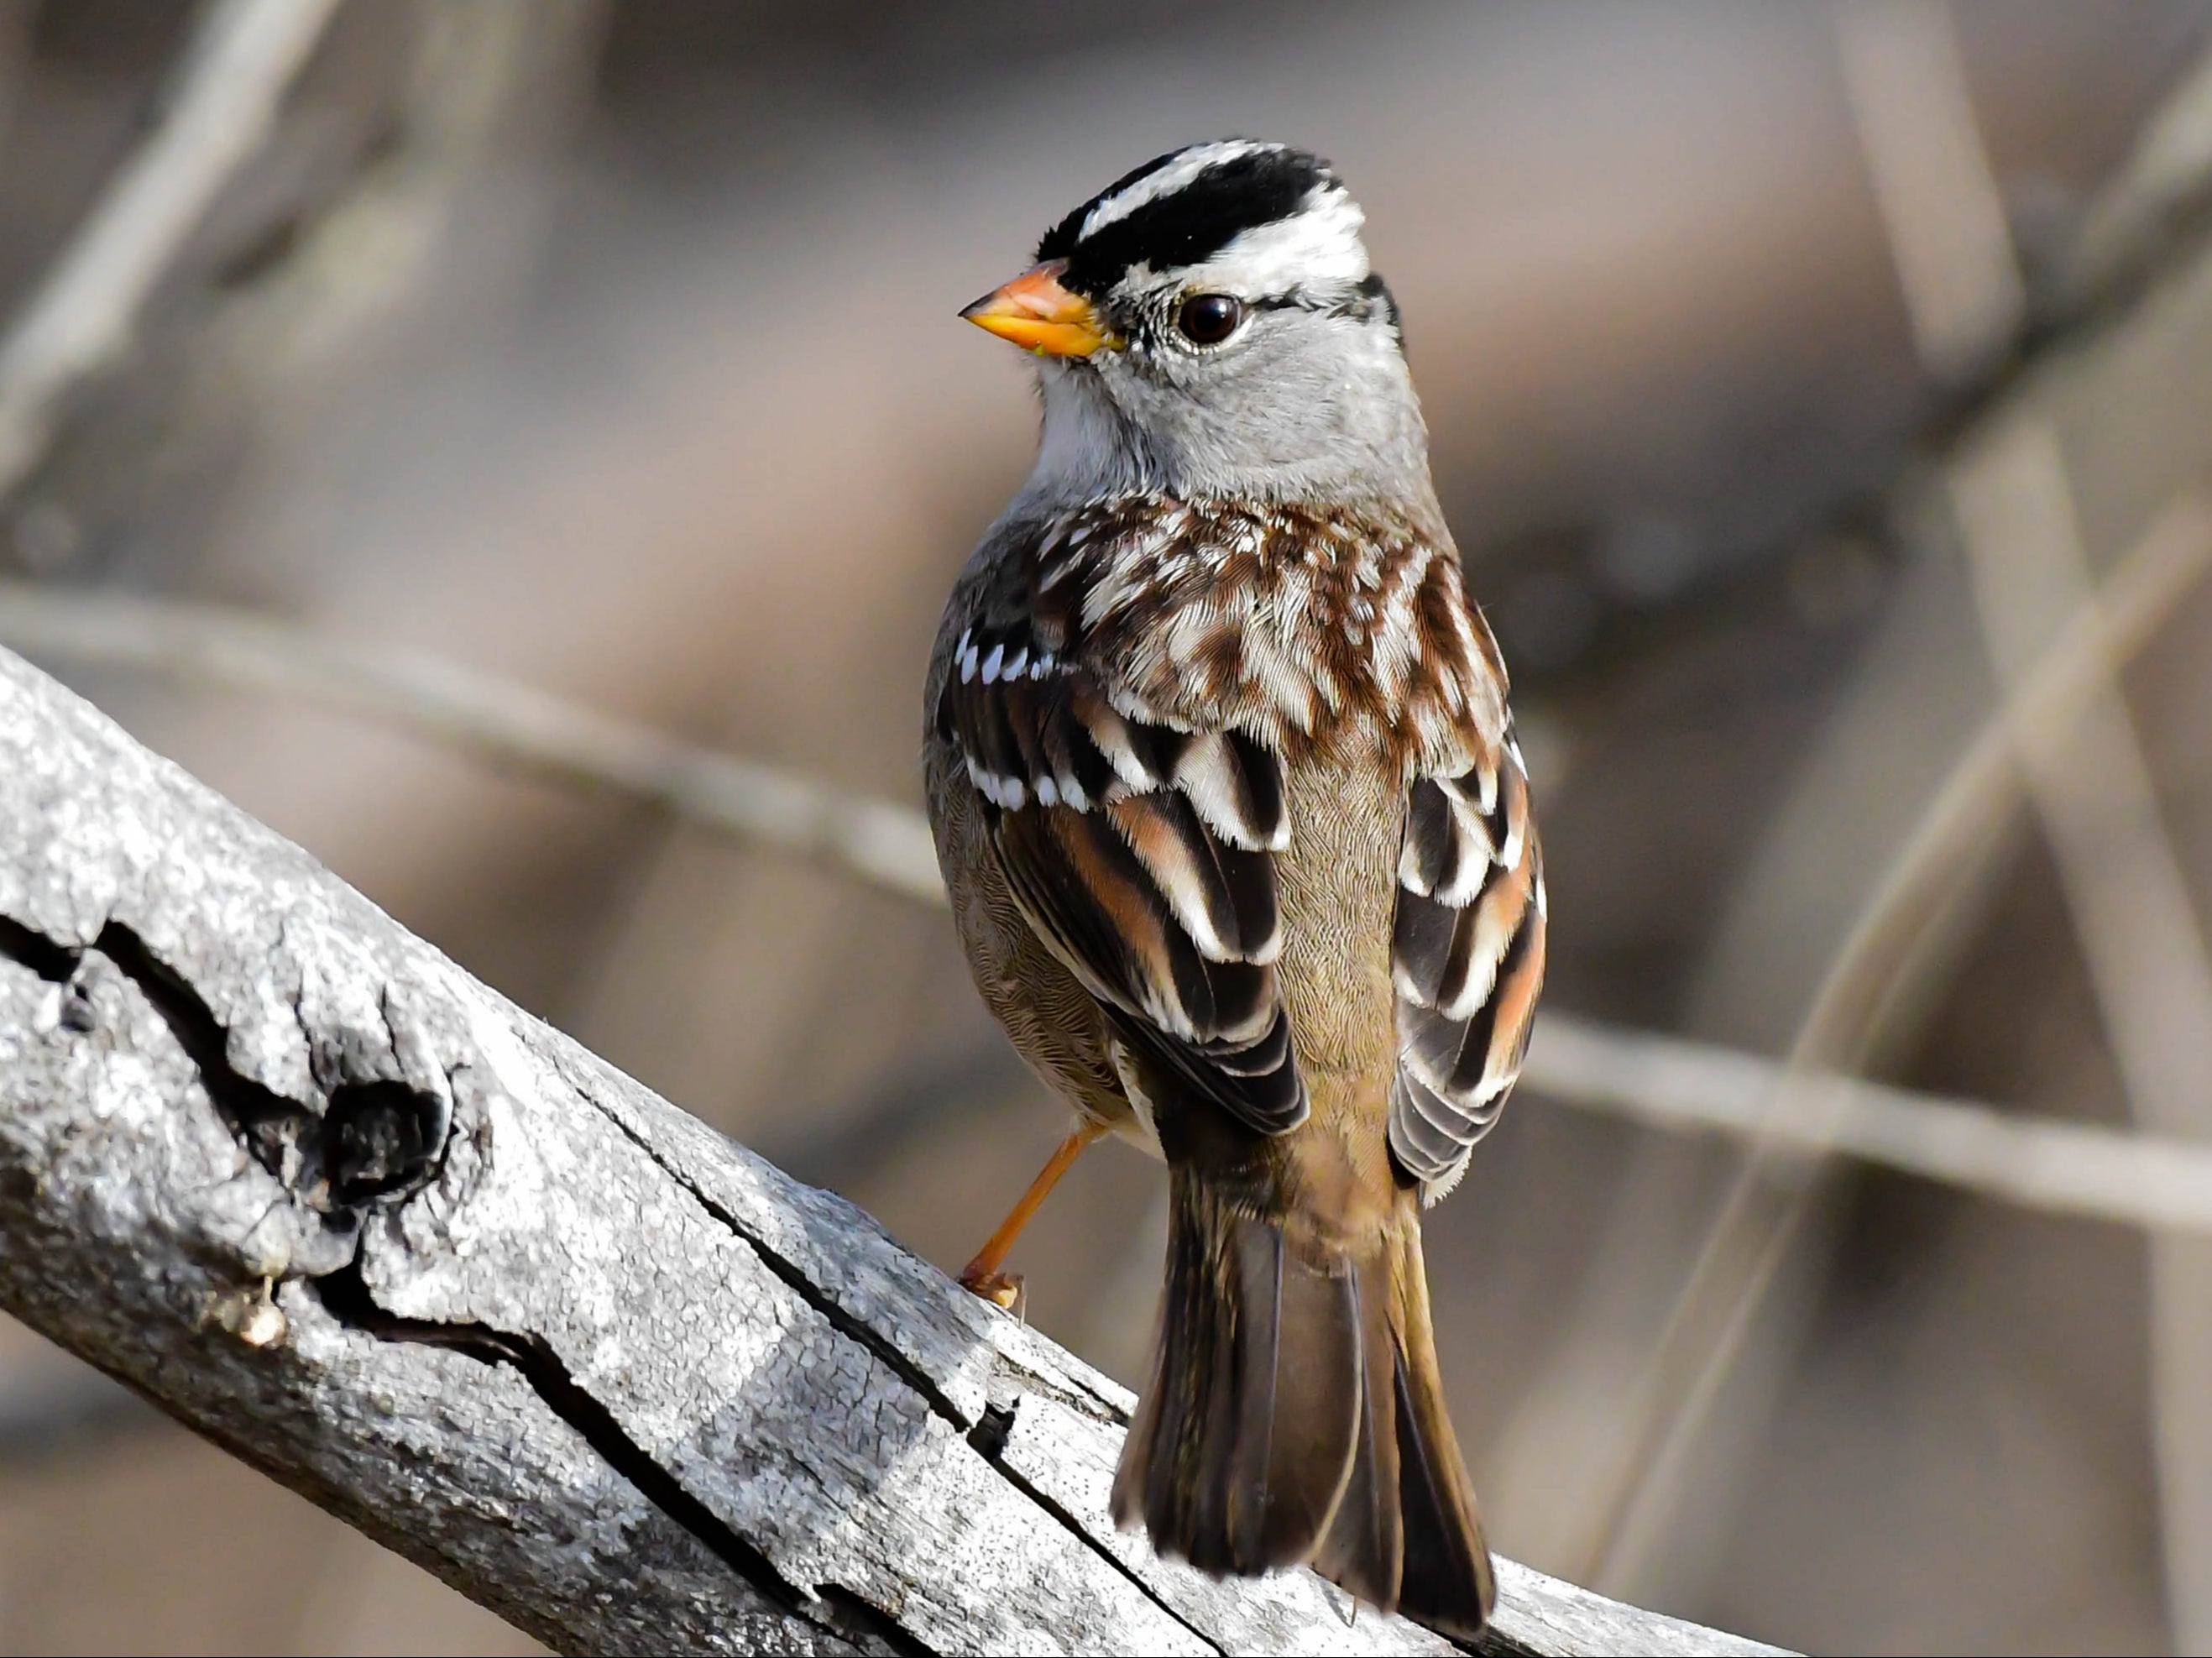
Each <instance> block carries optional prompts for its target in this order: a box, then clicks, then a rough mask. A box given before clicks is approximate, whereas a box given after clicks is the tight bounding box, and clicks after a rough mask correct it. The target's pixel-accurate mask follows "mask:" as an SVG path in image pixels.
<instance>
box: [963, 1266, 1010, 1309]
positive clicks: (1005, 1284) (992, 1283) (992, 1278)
mask: <svg viewBox="0 0 2212 1658" xmlns="http://www.w3.org/2000/svg"><path fill="white" fill-rule="evenodd" d="M960 1287H961V1288H962V1289H963V1290H965V1291H968V1292H969V1294H971V1295H978V1296H981V1297H983V1299H984V1300H986V1301H987V1302H989V1303H991V1304H992V1305H993V1306H994V1307H999V1308H1002V1309H1005V1310H1006V1311H1007V1312H1010V1313H1011V1312H1012V1311H1013V1310H1014V1309H1015V1307H1016V1306H1017V1305H1018V1304H1019V1303H1020V1301H1021V1298H1022V1275H1021V1274H1020V1273H1019V1272H977V1273H975V1274H974V1275H973V1276H970V1275H969V1273H966V1272H963V1273H962V1274H961V1275H960Z"/></svg>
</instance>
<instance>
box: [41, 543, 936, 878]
mask: <svg viewBox="0 0 2212 1658" xmlns="http://www.w3.org/2000/svg"><path fill="white" fill-rule="evenodd" d="M0 640H4V641H6V642H7V643H8V644H9V645H10V646H12V647H15V648H16V649H19V650H24V651H29V652H32V653H53V654H57V655H61V656H65V657H70V658H74V659H77V660H80V661H94V662H102V663H109V664H119V665H129V666H132V667H137V668H145V669H151V670H153V671H158V672H162V673H173V674H179V675H183V676H185V677H190V678H196V679H201V680H207V681H211V682H214V683H220V684H227V685H234V686H240V687H245V688H247V689H257V690H266V691H276V692H281V693H283V695H286V696H288V697H298V698H304V699H306V700H307V701H313V702H316V703H319V704H321V705H322V706H324V707H325V708H339V709H343V710H344V711H346V712H348V713H351V714H362V715H365V716H367V717H368V718H371V719H374V720H381V721H383V722H385V723H386V724H390V725H395V726H400V727H403V728H404V729H406V730H409V731H411V732H416V733H417V734H418V735H421V736H424V737H427V738H431V739H432V740H434V741H436V742H440V743H443V744H447V745H449V746H452V747H455V748H461V749H465V750H469V751H471V752H472V753H477V754H480V755H483V756H489V758H492V759H495V760H497V761H500V762H503V763H506V764H508V765H513V766H516V767H520V768H522V769H523V770H526V771H529V772H532V773H536V774H539V775H541V776H545V777H550V778H554V779H556V780H560V781H562V782H567V783H572V784H580V785H583V786H587V787H592V788H599V789H606V790H611V791H612V792H614V793H618V794H623V795H627V796H629V798H630V799H635V800H639V801H642V802H644V803H646V804H647V805H653V806H658V807H660V808H662V809H664V810H665V811H671V812H673V813H675V814H677V815H678V817H682V818H683V819H684V821H686V822H687V823H695V824H697V825H699V826H700V827H702V828H704V829H712V830H714V831H717V832H719V833H721V834H724V835H733V836H735V837H736V838H738V839H739V840H741V841H752V842H756V843H759V844H763V845H766V846H769V847H775V848H777V849H779V850H781V851H784V852H790V853H797V854H798V855H799V856H801V857H805V858H811V859H816V860H817V861H819V862H821V863H823V864H826V865H829V866H830V867H832V868H835V869H838V870H841V871H842V872H846V873H848V874H852V875H857V876H859V877H860V878H862V879H863V880H866V881H869V882H872V883H873V884H876V885H878V886H882V887H887V888H889V889H890V890H892V891H894V892H897V893H901V894H902V895H904V896H907V897H909V898H918V899H921V900H922V901H923V902H928V903H942V902H944V888H943V886H942V885H941V884H940V883H939V880H938V875H937V854H936V852H935V850H934V848H933V846H932V845H931V842H930V837H929V828H928V825H927V824H926V823H923V822H922V821H921V818H920V817H918V816H917V815H916V814H915V813H914V812H912V811H906V810H904V809H902V808H900V807H897V806H893V805H888V804H886V803H884V802H882V801H878V800H871V799H866V797H865V796H861V795H856V794H850V793H846V792H844V791H843V790H841V789H836V788H832V787H830V786H829V785H827V784H823V783H817V782H816V781H814V780H811V779H810V778H805V777H799V776H795V775H793V774H792V773H789V772H787V771H781V770H779V769H777V768H775V767H771V766H764V765H760V764H757V763H756V762H752V761H747V760H739V759H735V758H732V756H728V755H723V754H717V753H714V752H713V751H711V750H706V749H702V748H700V747H697V746H696V745H695V744H689V743H685V742H682V741H680V740H678V739H677V738H671V737H667V736H665V735H663V734H662V733H661V732H657V731H654V730H653V729H652V728H651V727H650V726H641V725H637V724H635V723H633V722H630V721H628V720H617V719H616V718H614V717H613V716H611V715H609V714H600V713H598V712H596V711H595V710H593V709H590V708H583V707H580V706H579V705H578V704H576V703H574V702H570V701H565V700H564V699H562V698H561V697H557V696H553V695H549V694H547V693H545V692H544V691H539V690H535V689H532V688H530V687H529V686H526V685H520V684H517V683H514V682H513V681H512V680H508V679H502V678H500V677H497V676H495V675H492V674H487V673H481V672H478V671H475V670H473V669H470V668H465V667H461V666H459V665H456V664H454V663H451V662H444V661H441V660H438V659H435V658H432V657H427V656H420V655H415V654H412V653H407V652H404V651H395V650H392V649H391V648H390V647H384V646H359V645H353V644H349V643H347V642H345V641H342V640H336V639H330V638H326V637H322V636H319V635H313V634H310V633H308V632H306V631H305V630H303V629H298V628H294V627H289V626H287V625H286V624H284V623H279V622H274V621H270V620H268V619H266V618H264V617H260V616H248V615H244V614H241V613H240V612H238V611H235V610H221V609H217V608H216V607H214V606H210V605H200V604H181V603H176V602H172V601H167V600H161V599H149V598H130V597H125V596H124V595H121V594H117V593H88V592H60V591H51V590H47V589H44V588H41V587H39V586H34V585H33V584H31V583H28V582H23V581H16V580H0Z"/></svg>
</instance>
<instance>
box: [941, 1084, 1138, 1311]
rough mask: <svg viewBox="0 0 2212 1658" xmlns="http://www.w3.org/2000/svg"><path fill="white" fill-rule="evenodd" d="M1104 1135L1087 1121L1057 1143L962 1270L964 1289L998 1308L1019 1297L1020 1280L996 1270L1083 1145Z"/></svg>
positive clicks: (961, 1277) (1082, 1148)
mask: <svg viewBox="0 0 2212 1658" xmlns="http://www.w3.org/2000/svg"><path fill="white" fill-rule="evenodd" d="M1105 1133H1106V1130H1105V1129H1104V1128H1103V1127H1102V1126H1100V1125H1099V1124H1097V1123H1095V1122H1092V1121H1090V1120H1089V1119H1088V1118H1086V1119H1085V1120H1084V1121H1081V1122H1079V1123H1078V1124H1076V1126H1075V1131H1074V1132H1073V1133H1071V1134H1070V1135H1069V1136H1068V1137H1067V1138H1066V1139H1064V1140H1062V1141H1061V1142H1060V1149H1059V1150H1058V1151H1054V1153H1053V1154H1052V1156H1051V1157H1050V1158H1049V1159H1048V1160H1047V1162H1046V1163H1045V1166H1044V1167H1043V1168H1042V1169H1040V1170H1038V1171H1037V1177H1036V1179H1035V1180H1033V1181H1030V1189H1029V1190H1028V1191H1026V1192H1024V1193H1022V1198H1021V1201H1020V1202H1019V1203H1017V1204H1016V1205H1015V1206H1013V1210H1012V1212H1011V1213H1009V1214H1008V1215H1007V1217H1006V1219H1004V1220H1002V1221H1000V1223H999V1230H997V1231H995V1232H994V1233H992V1234H991V1237H990V1241H989V1242H987V1243H986V1244H984V1246H983V1247H982V1248H981V1249H978V1250H977V1251H976V1252H975V1260H971V1261H969V1263H968V1264H967V1266H964V1267H963V1268H962V1269H961V1272H960V1284H961V1287H962V1288H963V1289H967V1290H972V1291H975V1293H976V1294H977V1295H979V1296H981V1297H983V1299H984V1300H986V1301H994V1302H996V1303H998V1304H999V1305H1000V1306H1001V1307H1012V1305H1013V1304H1014V1302H1015V1301H1016V1299H1017V1298H1018V1297H1019V1296H1020V1295H1021V1292H1022V1281H1021V1279H1020V1278H1018V1277H1016V1276H1009V1275H1008V1274H1006V1273H1005V1272H1000V1270H999V1269H1000V1267H1001V1266H1005V1265H1006V1254H1007V1252H1008V1251H1009V1250H1011V1249H1012V1248H1013V1247H1014V1240H1015V1239H1016V1238H1018V1237H1019V1236H1021V1235H1022V1228H1024V1226H1027V1225H1028V1224H1030V1217H1031V1216H1033V1215H1035V1214H1036V1212H1037V1211H1038V1210H1039V1209H1040V1208H1042V1206H1044V1200H1045V1199H1046V1198H1047V1197H1048V1196H1049V1195H1051V1193H1052V1188H1053V1187H1055V1186H1057V1185H1059V1184H1060V1176H1061V1175H1065V1174H1066V1172H1067V1171H1068V1170H1069V1169H1072V1168H1073V1167H1074V1166H1075V1160H1076V1159H1077V1158H1078V1157H1081V1156H1082V1155H1083V1151H1084V1148H1085V1146H1088V1145H1091V1142H1092V1141H1094V1140H1097V1139H1100V1138H1101V1137H1103V1135H1104V1134H1105Z"/></svg>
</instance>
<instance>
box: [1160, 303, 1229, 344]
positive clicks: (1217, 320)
mask: <svg viewBox="0 0 2212 1658" xmlns="http://www.w3.org/2000/svg"><path fill="white" fill-rule="evenodd" d="M1243 320H1244V307H1243V306H1241V305H1239V304H1237V301H1234V300H1232V299H1231V298H1230V297H1229V295H1226V294H1194V295H1191V296H1190V297H1189V298H1188V299H1187V300H1185V301H1183V302H1182V310H1180V311H1178V312H1176V327H1177V328H1179V329H1181V330H1182V337H1184V338H1185V339H1187V340H1188V341H1189V342H1190V343H1192V344H1194V345H1218V344H1220V343H1221V342H1222V341H1224V340H1225V339H1227V338H1228V337H1230V336H1231V334H1233V333H1235V332H1236V331H1237V324H1238V323H1240V322H1243Z"/></svg>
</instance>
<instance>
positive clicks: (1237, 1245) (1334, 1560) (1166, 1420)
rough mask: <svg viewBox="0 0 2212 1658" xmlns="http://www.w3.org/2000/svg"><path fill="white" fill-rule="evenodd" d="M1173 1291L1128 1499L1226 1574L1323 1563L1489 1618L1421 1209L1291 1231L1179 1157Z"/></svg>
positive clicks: (1140, 1515)
mask: <svg viewBox="0 0 2212 1658" xmlns="http://www.w3.org/2000/svg"><path fill="white" fill-rule="evenodd" d="M1170 1180H1171V1181H1172V1183H1173V1196H1172V1205H1173V1206H1172V1209H1171V1212H1170V1224H1169V1229H1168V1273H1167V1292H1166V1295H1165V1297H1164V1300H1163V1303H1162V1309H1161V1327H1160V1336H1159V1341H1158V1346H1157V1348H1156V1349H1155V1351H1154V1355H1153V1359H1152V1380H1151V1383H1150V1385H1149V1386H1148V1387H1147V1388H1146V1391H1145V1397H1144V1400H1143V1402H1142V1403H1141V1404H1140V1405H1139V1407H1138V1410H1137V1418H1136V1420H1135V1422H1134V1423H1133V1424H1131V1426H1130V1429H1129V1437H1128V1442H1127V1444H1126V1445H1125V1446H1124V1447H1123V1448H1122V1452H1121V1469H1120V1472H1119V1473H1117V1474H1116V1475H1115V1480H1114V1517H1115V1520H1116V1521H1118V1522H1120V1523H1121V1524H1122V1525H1125V1526H1130V1525H1134V1524H1136V1523H1137V1522H1138V1521H1143V1522H1144V1525H1145V1527H1146V1530H1148V1531H1149V1532H1150V1533H1152V1546H1153V1547H1154V1548H1156V1549H1157V1550H1158V1551H1159V1552H1161V1553H1162V1554H1164V1555H1171V1556H1177V1557H1180V1558H1183V1559H1187V1560H1188V1561H1189V1562H1190V1563H1191V1564H1193V1565H1194V1566H1197V1567H1198V1568H1200V1570H1204V1571H1208V1572H1212V1573H1214V1574H1215V1575H1217V1576H1218V1575H1221V1574H1225V1573H1237V1574H1240V1575H1243V1574H1251V1573H1256V1572H1262V1571H1267V1570H1270V1569H1272V1568H1274V1567H1278V1566H1288V1565H1296V1564H1303V1563H1306V1562H1310V1563H1311V1564H1312V1565H1313V1566H1314V1568H1315V1570H1317V1571H1319V1572H1321V1573H1322V1575H1323V1576H1326V1577H1328V1578H1330V1579H1332V1580H1334V1582H1337V1583H1339V1584H1341V1585H1342V1586H1343V1587H1344V1588H1346V1589H1349V1590H1350V1591H1351V1592H1352V1594H1356V1595H1358V1597H1359V1598H1360V1599H1361V1600H1366V1601H1369V1602H1370V1603H1372V1604H1373V1605H1375V1606H1380V1607H1382V1608H1383V1610H1385V1611H1399V1612H1405V1613H1407V1615H1408V1616H1411V1617H1414V1618H1418V1619H1421V1620H1422V1621H1423V1622H1425V1623H1428V1624H1431V1625H1435V1626H1436V1627H1437V1628H1438V1629H1442V1630H1445V1631H1450V1632H1452V1633H1454V1634H1458V1635H1463V1636H1472V1635H1474V1634H1475V1633H1477V1632H1478V1631H1480V1629H1481V1628H1482V1626H1483V1625H1484V1623H1485V1622H1486V1621H1487V1619H1489V1616H1490V1609H1491V1606H1492V1602H1493V1600H1495V1599H1496V1586H1495V1584H1494V1583H1493V1582H1492V1575H1491V1567H1490V1554H1489V1551H1488V1550H1487V1549H1486V1547H1485V1546H1484V1545H1483V1540H1482V1527H1481V1523H1480V1521H1479V1520H1478V1519H1477V1518H1476V1515H1475V1508H1474V1492H1473V1491H1472V1490H1470V1489H1469V1487H1468V1478H1467V1471H1466V1469H1465V1468H1464V1467H1462V1464H1461V1461H1460V1454H1459V1442H1458V1441H1457V1440H1456V1439H1455V1437H1454V1436H1453V1435H1452V1429H1451V1420H1450V1418H1449V1416H1448V1415H1447V1414H1446V1412H1445V1410H1444V1401H1443V1390H1442V1388H1441V1387H1440V1385H1439V1382H1438V1379H1437V1356H1436V1345H1435V1340H1434V1338H1433V1336H1432V1334H1431V1329H1430V1323H1429V1290H1428V1278H1427V1275H1426V1272H1425V1270H1424V1268H1423V1266H1422V1263H1421V1232H1420V1217H1419V1209H1418V1207H1417V1206H1416V1204H1415V1200H1414V1198H1413V1193H1411V1192H1407V1193H1401V1199H1402V1201H1401V1203H1400V1204H1399V1205H1398V1206H1397V1207H1396V1208H1395V1210H1394V1211H1393V1213H1392V1218H1391V1222H1390V1224H1389V1226H1387V1227H1386V1228H1385V1229H1384V1230H1383V1234H1382V1236H1381V1237H1380V1239H1379V1240H1378V1241H1377V1242H1376V1244H1375V1245H1374V1246H1373V1247H1372V1248H1370V1249H1369V1250H1367V1251H1366V1252H1364V1253H1358V1252H1355V1251H1352V1250H1349V1249H1345V1248H1330V1247H1328V1246H1325V1245H1321V1244H1317V1243H1314V1242H1309V1241H1305V1240H1303V1239H1301V1238H1298V1237H1296V1236H1286V1235H1285V1231H1284V1229H1283V1228H1282V1226H1280V1225H1279V1224H1276V1223H1275V1222H1273V1221H1272V1220H1262V1219H1256V1218H1253V1217H1251V1216H1249V1215H1246V1214H1243V1213H1240V1212H1237V1210H1235V1209H1234V1208H1232V1207H1231V1206H1230V1205H1228V1204H1227V1203H1225V1202H1224V1201H1222V1200H1221V1199H1220V1197H1219V1196H1218V1193H1215V1192H1214V1191H1212V1190H1211V1189H1209V1188H1208V1187H1207V1185H1206V1182H1204V1181H1201V1180H1200V1179H1199V1178H1198V1177H1197V1176H1196V1175H1194V1174H1193V1173H1192V1172H1191V1171H1190V1170H1189V1169H1187V1168H1179V1169H1174V1170H1173V1171H1172V1172H1171V1174H1170Z"/></svg>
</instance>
